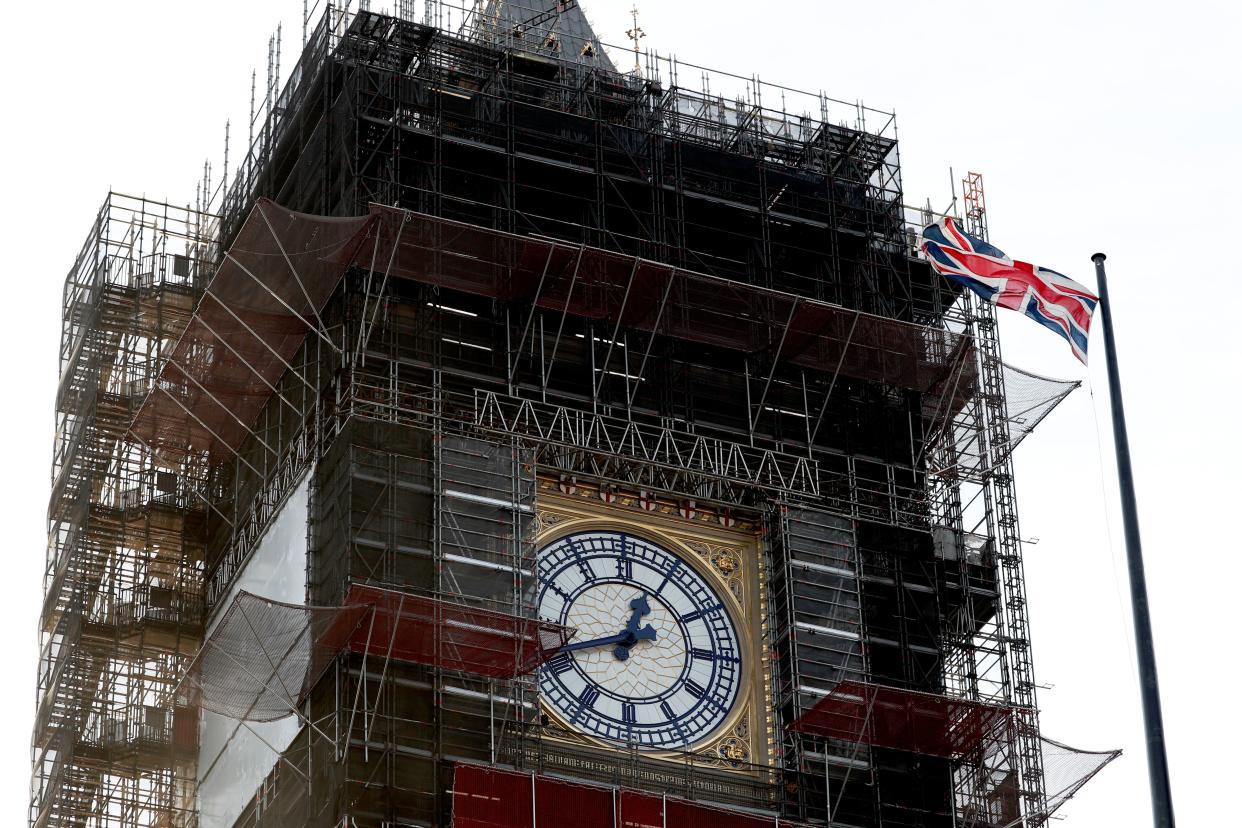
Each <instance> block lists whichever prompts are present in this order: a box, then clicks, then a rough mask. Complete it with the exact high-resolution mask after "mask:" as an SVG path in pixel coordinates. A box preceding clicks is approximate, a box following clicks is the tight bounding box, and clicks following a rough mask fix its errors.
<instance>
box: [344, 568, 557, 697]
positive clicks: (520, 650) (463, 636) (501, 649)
mask: <svg viewBox="0 0 1242 828" xmlns="http://www.w3.org/2000/svg"><path fill="white" fill-rule="evenodd" d="M345 603H346V604H366V605H370V606H372V607H374V612H375V614H374V620H373V621H372V620H369V619H368V620H364V621H363V623H361V624H359V625H358V627H357V628H356V629H355V630H354V634H353V637H352V638H351V639H350V641H349V646H350V648H351V649H352V650H353V651H354V652H358V653H367V654H369V655H372V656H378V657H380V658H383V657H386V656H388V655H391V656H392V657H393V658H395V659H398V660H400V661H409V662H413V663H415V664H426V665H428V666H433V667H443V668H445V669H448V670H461V671H464V672H467V673H473V674H475V675H480V676H489V677H491V678H513V677H514V676H520V675H524V674H526V673H529V672H530V671H532V670H534V669H535V668H536V667H538V666H539V665H540V664H542V663H543V662H544V661H545V660H546V659H547V658H548V657H549V656H550V655H551V654H552V653H555V652H556V651H557V650H558V649H560V648H561V647H563V646H565V644H566V643H567V642H568V641H569V638H570V636H571V635H572V634H573V631H572V630H571V629H569V628H568V627H562V626H560V625H559V624H553V623H551V622H549V621H540V620H538V619H535V618H521V617H519V616H516V615H509V614H506V613H502V612H494V611H491V610H484V609H476V608H474V607H469V606H464V605H462V604H454V603H451V602H449V601H444V600H441V599H436V598H429V597H426V596H420V595H410V594H407V593H404V592H396V591H393V590H387V589H380V588H379V587H373V586H367V585H365V584H354V585H353V586H351V587H350V588H349V595H348V596H347V597H346V599H345Z"/></svg>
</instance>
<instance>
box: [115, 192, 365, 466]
mask: <svg viewBox="0 0 1242 828" xmlns="http://www.w3.org/2000/svg"><path fill="white" fill-rule="evenodd" d="M368 221H369V220H368V218H367V217H365V216H364V217H356V218H328V217H325V216H311V215H305V214H303V213H295V212H293V211H292V210H286V209H284V208H283V207H280V206H278V205H276V204H275V203H274V202H272V201H269V200H267V199H259V200H258V202H256V204H255V206H254V209H253V210H252V211H251V213H250V215H249V217H248V218H247V219H246V222H245V223H244V224H243V225H242V228H241V230H239V231H238V235H237V238H236V239H234V241H233V244H232V246H231V247H230V248H229V250H228V252H227V253H226V254H225V259H224V261H223V262H222V263H221V264H220V267H219V268H218V269H217V270H216V273H215V275H214V276H213V277H212V279H211V282H210V283H209V284H208V285H207V290H206V292H205V294H204V295H203V298H202V299H201V300H200V302H199V305H198V307H197V308H196V309H195V311H194V315H193V317H192V318H191V320H190V323H189V325H188V326H187V327H186V329H185V331H184V332H183V333H182V335H181V338H180V339H179V340H178V341H177V344H176V346H175V347H174V348H173V350H172V354H171V356H170V357H169V358H168V359H167V361H166V362H165V364H164V367H163V369H162V370H161V372H160V376H159V378H158V380H157V381H156V383H155V386H154V388H153V390H152V391H151V393H150V394H149V395H148V396H147V398H146V399H145V400H144V401H143V404H142V408H141V409H140V410H139V412H138V415H137V417H136V418H135V420H134V423H133V426H132V428H131V433H132V434H133V435H134V436H135V437H137V438H138V439H139V440H141V441H142V442H144V443H146V444H147V445H149V446H152V447H154V448H156V449H159V450H160V451H161V452H163V453H166V454H168V455H169V456H172V457H184V456H185V455H186V454H190V453H204V452H207V453H215V452H219V451H220V450H221V449H225V448H227V449H231V450H235V449H237V448H238V447H239V446H240V445H241V443H242V441H243V440H244V439H245V438H246V436H247V435H248V434H249V432H250V428H251V426H252V425H253V424H254V421H255V419H256V417H258V415H259V412H260V411H261V410H262V408H263V406H264V404H265V403H266V402H267V400H268V399H270V397H271V396H272V394H273V393H274V389H275V388H276V387H277V386H278V384H279V381H280V378H281V377H282V376H284V374H285V372H286V371H287V370H288V369H289V368H290V360H291V359H293V358H294V356H295V355H296V354H297V351H298V349H299V348H300V347H301V346H302V343H303V342H304V341H305V339H306V336H307V335H308V333H310V332H312V331H317V330H318V331H320V332H322V331H321V328H322V325H321V324H320V321H319V312H320V311H321V310H322V309H323V306H324V304H325V303H326V302H327V300H328V297H329V296H331V294H332V291H333V290H334V289H335V288H336V285H337V283H338V282H339V281H340V279H341V275H342V274H343V273H344V271H345V268H346V266H348V265H349V263H350V262H351V261H352V259H353V256H354V252H355V251H356V249H357V244H358V242H359V240H360V231H361V230H363V228H364V227H365V226H366V224H367V223H368ZM325 347H331V346H329V345H328V344H327V343H325Z"/></svg>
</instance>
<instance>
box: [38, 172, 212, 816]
mask: <svg viewBox="0 0 1242 828" xmlns="http://www.w3.org/2000/svg"><path fill="white" fill-rule="evenodd" d="M212 232H213V228H212V227H211V217H210V216H208V215H204V214H201V213H197V212H194V211H191V210H187V209H185V208H179V207H174V206H171V205H168V204H163V203H159V202H154V201H150V200H147V199H143V198H134V197H130V196H125V195H121V194H118V193H112V194H110V195H109V197H108V199H107V201H106V202H105V203H104V205H103V207H102V209H101V210H100V212H99V215H98V218H97V219H96V222H95V226H94V227H93V228H92V231H91V233H90V235H89V236H88V238H87V240H86V242H85V244H84V245H83V248H82V251H81V253H80V254H79V256H78V259H77V261H76V263H75V264H74V267H73V269H72V270H71V271H70V273H69V276H68V278H67V279H66V281H65V291H64V308H63V316H62V318H63V332H62V338H61V350H60V386H59V388H58V391H57V398H56V444H55V449H54V452H53V464H52V495H51V498H50V500H49V504H48V552H47V566H46V570H45V576H44V589H45V601H44V607H43V613H42V628H41V629H42V653H41V656H40V662H39V696H38V699H39V702H38V709H37V713H36V721H35V733H34V738H33V740H32V752H33V762H34V775H33V779H32V786H31V788H32V793H31V805H30V819H31V823H32V824H33V825H35V826H39V828H43V826H48V827H49V828H52V827H53V826H75V827H76V826H82V825H87V824H89V825H91V826H98V828H139V826H144V828H145V826H153V825H158V824H161V821H164V820H169V819H172V818H173V817H174V816H175V815H178V814H181V813H183V812H184V811H185V809H187V808H188V807H190V806H191V805H192V801H193V799H192V797H193V785H192V778H193V777H192V772H190V771H191V770H192V767H193V765H192V763H193V754H194V752H195V750H196V742H197V735H196V732H195V730H196V723H195V720H194V718H193V715H192V712H191V711H187V710H184V709H182V708H179V707H177V706H176V705H175V704H174V703H173V700H172V695H171V693H172V689H173V686H174V685H175V684H176V681H177V677H178V674H179V671H180V669H181V666H182V665H183V664H184V662H185V660H186V659H187V658H188V657H189V656H190V655H192V654H193V652H194V651H195V650H196V649H197V647H198V643H199V640H200V638H201V634H202V617H203V603H202V592H201V586H200V584H201V581H200V574H199V566H200V562H201V560H202V554H203V538H202V537H201V534H202V533H201V530H202V527H203V512H204V511H205V510H206V507H205V501H206V499H207V498H208V496H209V494H208V492H207V491H206V489H205V488H204V479H205V477H204V473H205V466H204V465H203V464H202V463H201V462H200V461H199V460H198V459H197V458H188V459H187V461H186V462H184V463H181V464H176V465H169V464H166V463H164V462H162V461H161V459H160V458H159V457H157V456H155V455H154V454H153V453H151V452H150V451H148V450H147V449H146V447H145V446H144V445H142V444H141V443H140V442H136V441H134V440H131V439H129V438H128V437H127V436H126V430H127V427H128V424H129V419H130V417H132V414H133V411H134V410H136V407H137V404H138V403H139V402H140V401H141V399H142V398H143V397H144V396H145V395H146V394H147V393H148V392H149V390H150V389H151V388H152V386H153V384H154V382H155V380H156V377H157V376H158V375H159V371H160V369H161V368H162V366H163V363H164V360H165V358H166V347H167V343H169V342H171V341H173V340H175V339H176V338H177V337H178V336H179V335H180V334H181V332H182V330H184V328H185V325H186V324H187V323H188V321H189V318H190V316H191V310H192V308H193V303H194V301H195V298H196V296H197V295H198V292H199V290H200V289H201V286H202V283H203V280H204V262H205V260H207V259H208V258H210V256H211V252H210V250H209V247H208V243H207V239H208V238H210V236H211V233H212ZM188 769H189V770H188Z"/></svg>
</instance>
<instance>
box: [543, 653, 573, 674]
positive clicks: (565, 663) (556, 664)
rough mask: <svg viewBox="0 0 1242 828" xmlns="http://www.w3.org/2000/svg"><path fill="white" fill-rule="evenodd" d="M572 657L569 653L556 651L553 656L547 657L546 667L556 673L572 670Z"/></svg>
mask: <svg viewBox="0 0 1242 828" xmlns="http://www.w3.org/2000/svg"><path fill="white" fill-rule="evenodd" d="M573 666H574V659H573V656H571V655H570V654H569V653H558V654H557V655H556V656H555V657H554V658H552V659H549V661H548V664H547V667H548V669H549V670H551V671H552V672H553V673H555V674H556V675H558V676H559V675H560V674H561V673H564V672H565V671H567V670H572V669H573Z"/></svg>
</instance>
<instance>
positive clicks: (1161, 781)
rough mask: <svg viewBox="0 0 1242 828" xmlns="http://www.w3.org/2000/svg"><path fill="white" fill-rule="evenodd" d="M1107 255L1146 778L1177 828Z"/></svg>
mask: <svg viewBox="0 0 1242 828" xmlns="http://www.w3.org/2000/svg"><path fill="white" fill-rule="evenodd" d="M1104 258H1105V257H1104V254H1103V253H1096V254H1095V255H1094V256H1092V257H1091V261H1093V262H1095V276H1096V280H1097V282H1098V284H1099V288H1100V313H1101V315H1102V317H1103V322H1104V356H1105V358H1106V360H1107V362H1108V396H1109V399H1110V400H1111V402H1112V407H1113V442H1114V443H1115V444H1116V449H1117V482H1118V483H1119V484H1120V487H1121V514H1122V517H1123V519H1124V521H1125V529H1126V560H1127V561H1128V562H1129V565H1130V605H1131V608H1132V609H1133V612H1134V645H1135V648H1136V649H1137V650H1138V667H1139V687H1140V690H1141V691H1142V697H1143V728H1144V730H1145V731H1146V734H1147V774H1148V776H1149V778H1150V781H1151V810H1152V817H1153V823H1154V825H1155V826H1156V828H1173V826H1174V822H1173V794H1172V791H1171V790H1170V789H1169V759H1168V756H1167V755H1166V754H1165V749H1164V717H1163V716H1162V715H1161V713H1160V682H1159V680H1158V679H1157V677H1156V648H1155V645H1154V644H1153V642H1152V637H1151V612H1150V608H1149V607H1148V601H1147V576H1146V575H1145V574H1144V572H1143V544H1142V542H1141V541H1140V540H1139V524H1138V506H1137V505H1136V504H1135V500H1134V471H1133V469H1132V468H1131V466H1130V438H1129V437H1128V436H1127V434H1126V412H1125V408H1124V407H1123V406H1122V404H1121V379H1120V377H1119V376H1118V371H1117V344H1116V342H1115V341H1114V340H1113V314H1112V306H1111V305H1110V304H1109V301H1108V279H1107V278H1106V277H1105V275H1104Z"/></svg>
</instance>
